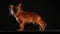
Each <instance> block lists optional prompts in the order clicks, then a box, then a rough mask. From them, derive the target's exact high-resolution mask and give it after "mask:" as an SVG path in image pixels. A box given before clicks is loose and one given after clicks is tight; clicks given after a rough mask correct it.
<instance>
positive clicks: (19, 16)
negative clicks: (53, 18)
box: [9, 3, 47, 31]
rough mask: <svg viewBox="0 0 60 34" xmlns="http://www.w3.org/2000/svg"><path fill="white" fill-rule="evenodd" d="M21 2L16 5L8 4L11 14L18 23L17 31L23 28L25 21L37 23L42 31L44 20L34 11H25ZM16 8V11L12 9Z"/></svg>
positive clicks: (44, 24)
mask: <svg viewBox="0 0 60 34" xmlns="http://www.w3.org/2000/svg"><path fill="white" fill-rule="evenodd" d="M21 6H22V3H19V4H18V5H17V6H14V5H9V10H10V13H11V15H13V16H14V17H15V18H16V21H17V22H18V23H19V29H18V31H23V30H24V24H25V23H33V24H35V23H36V24H38V25H39V28H40V29H39V30H40V31H44V30H45V28H46V26H47V24H46V22H45V21H44V20H42V18H41V16H39V15H38V14H37V13H35V12H25V11H23V9H22V8H21ZM14 8H15V9H16V13H14V10H13V9H14Z"/></svg>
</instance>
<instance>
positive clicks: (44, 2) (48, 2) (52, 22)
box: [0, 0, 60, 30]
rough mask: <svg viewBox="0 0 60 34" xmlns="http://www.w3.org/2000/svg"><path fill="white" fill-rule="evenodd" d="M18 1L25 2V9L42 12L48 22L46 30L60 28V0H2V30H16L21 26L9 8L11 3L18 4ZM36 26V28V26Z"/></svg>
mask: <svg viewBox="0 0 60 34" xmlns="http://www.w3.org/2000/svg"><path fill="white" fill-rule="evenodd" d="M18 2H22V3H23V6H22V8H23V10H26V11H34V12H36V13H38V14H40V15H41V16H42V19H43V20H45V21H46V22H47V27H46V30H59V29H60V20H59V19H60V14H59V13H60V12H59V1H58V0H53V1H52V0H21V1H20V0H0V30H16V29H17V28H18V27H19V26H18V23H17V22H16V20H15V18H14V17H13V16H11V15H10V14H9V9H8V6H9V5H10V4H13V5H17V4H18ZM30 25H31V24H30ZM26 27H29V26H28V25H27V26H26ZM34 27H35V28H36V26H34ZM29 28H30V27H29ZM35 28H34V29H35Z"/></svg>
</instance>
